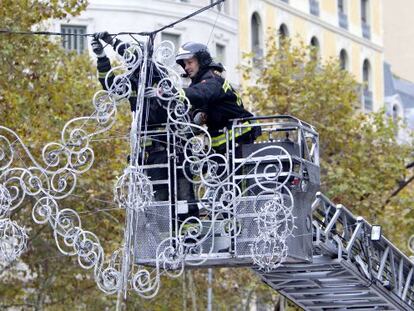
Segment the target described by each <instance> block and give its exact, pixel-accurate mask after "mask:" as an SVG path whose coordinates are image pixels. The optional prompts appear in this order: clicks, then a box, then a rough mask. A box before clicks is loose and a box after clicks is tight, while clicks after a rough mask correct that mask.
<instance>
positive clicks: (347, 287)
mask: <svg viewBox="0 0 414 311" xmlns="http://www.w3.org/2000/svg"><path fill="white" fill-rule="evenodd" d="M246 121H253V122H246ZM246 124H247V125H246ZM246 126H249V127H252V126H257V127H260V129H261V132H262V135H261V138H260V139H259V140H258V141H256V142H255V143H254V144H247V145H240V146H238V145H237V144H236V143H234V141H235V139H234V137H231V135H234V133H235V132H237V131H242V129H243V127H246ZM149 134H150V133H149ZM158 134H159V133H158ZM226 135H227V136H228V137H227V141H228V146H227V148H228V150H227V155H228V158H227V161H225V162H224V163H222V164H220V165H218V166H219V167H220V166H222V170H223V174H221V175H220V176H221V178H225V180H224V182H222V183H221V184H219V185H218V186H212V187H210V189H208V188H209V187H205V188H206V189H204V190H205V191H204V196H202V195H201V196H200V197H201V199H200V200H199V201H198V203H197V204H198V205H199V207H200V212H201V215H200V219H198V220H197V222H196V223H197V224H196V225H194V223H195V222H194V221H193V225H194V228H193V229H194V231H193V232H191V231H190V232H184V231H183V230H181V225H180V224H179V223H177V222H176V220H177V219H178V218H179V217H178V215H179V213H182V212H183V211H180V208H176V209H175V208H172V206H171V201H165V202H153V203H152V204H150V205H149V206H148V208H147V210H146V212H143V213H142V215H141V216H140V217H137V222H136V232H137V238H136V239H135V243H136V247H135V252H136V253H135V255H136V256H135V258H137V259H136V260H137V262H136V263H137V264H140V265H146V266H153V267H155V266H164V267H165V266H166V264H167V266H168V264H169V265H170V266H169V268H171V269H172V270H174V269H180V268H181V266H180V265H179V264H178V263H177V262H179V261H175V259H168V256H165V252H164V255H163V256H160V253H163V250H166V249H168V247H173V248H174V247H175V248H177V245H181V254H182V262H183V266H185V267H189V268H197V267H240V266H243V267H250V268H251V269H252V270H253V271H255V273H256V274H257V275H259V277H260V278H261V279H262V281H263V282H264V283H266V284H267V285H268V286H270V287H271V288H273V289H275V290H277V291H278V292H279V293H280V294H282V295H284V296H286V297H288V298H289V299H290V300H292V301H293V302H295V303H296V304H297V305H298V306H300V307H302V308H303V309H305V310H412V309H414V307H413V302H414V294H413V290H414V280H413V273H414V265H413V263H412V261H411V260H410V259H409V258H408V257H407V256H405V255H404V254H403V253H402V252H401V251H399V250H398V248H396V247H395V246H394V245H393V244H392V243H391V242H390V241H388V240H387V239H386V238H385V237H383V236H381V235H378V234H377V236H376V237H375V235H376V233H377V232H376V229H378V228H377V227H372V226H371V225H370V224H369V223H368V222H367V221H365V220H364V219H363V218H361V217H356V216H354V215H353V214H352V213H351V212H350V211H349V210H348V209H347V208H346V207H344V206H342V205H340V204H338V205H337V204H334V203H332V202H331V201H330V200H329V199H328V198H327V197H326V196H325V195H323V194H322V193H321V192H319V186H320V176H319V136H318V133H317V132H316V130H315V129H314V128H313V127H312V126H311V125H309V124H307V123H306V122H303V121H301V120H299V119H297V118H294V117H291V116H272V117H254V118H250V119H248V120H247V119H243V120H235V121H234V123H233V128H232V130H230V131H228V132H227V133H226ZM172 139H173V138H172ZM173 145H175V144H173ZM171 152H172V151H171ZM177 165H178V164H177V163H176V162H174V163H169V164H168V165H166V167H170V169H173V170H177V169H181V167H180V166H179V165H178V166H177ZM203 165H205V166H208V164H206V163H204V164H203ZM175 166H177V167H175ZM218 170H219V169H217V168H216V173H217V171H218ZM204 174H209V173H208V172H207V173H206V172H204ZM170 182H171V181H168V180H165V183H166V184H168V183H170ZM200 193H203V191H201V192H200ZM226 196H227V199H226ZM223 200H224V201H226V200H227V201H226V202H224V201H223ZM178 205H179V204H178ZM184 210H185V206H184ZM184 212H185V211H184ZM160 215H164V216H160ZM165 215H169V217H165ZM174 221H175V222H176V223H174ZM168 237H169V238H170V239H168ZM165 241H169V242H168V243H167V245H164V246H161V247H160V245H163V244H164V243H165ZM174 254H175V255H174V256H175V257H177V256H178V257H179V255H177V253H174ZM174 256H172V257H174ZM174 265H175V266H174Z"/></svg>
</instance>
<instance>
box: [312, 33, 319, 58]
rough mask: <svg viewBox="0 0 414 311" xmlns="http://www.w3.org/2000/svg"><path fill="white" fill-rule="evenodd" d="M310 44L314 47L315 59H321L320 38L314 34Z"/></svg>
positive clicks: (313, 54)
mask: <svg viewBox="0 0 414 311" xmlns="http://www.w3.org/2000/svg"><path fill="white" fill-rule="evenodd" d="M310 46H311V47H312V57H313V58H315V59H319V57H320V45H319V40H318V38H316V37H315V36H313V37H312V38H311V40H310Z"/></svg>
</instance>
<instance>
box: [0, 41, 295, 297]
mask: <svg viewBox="0 0 414 311" xmlns="http://www.w3.org/2000/svg"><path fill="white" fill-rule="evenodd" d="M121 47H123V48H124V49H123V51H124V52H123V54H122V55H120V63H121V65H120V66H118V67H115V68H113V69H112V70H111V71H110V72H109V73H108V74H107V76H106V79H105V81H106V86H107V89H108V91H98V92H97V93H96V94H95V96H94V98H93V107H94V113H93V114H92V115H91V116H89V117H80V118H75V119H72V120H70V121H69V122H67V124H66V125H65V126H64V128H63V130H62V133H61V140H60V141H59V142H52V143H49V144H47V145H46V146H45V147H44V148H43V150H42V161H43V163H42V164H40V163H38V162H36V160H35V159H34V157H33V156H32V155H31V154H30V152H29V150H28V149H27V148H26V147H25V145H24V144H23V142H22V141H21V139H20V138H19V137H18V136H17V134H16V133H15V132H13V131H11V130H10V129H8V128H5V127H2V126H0V131H1V132H0V259H1V260H7V261H10V260H14V259H16V258H17V257H18V256H20V254H21V253H22V252H23V250H24V247H25V244H26V240H27V236H26V234H25V232H24V229H23V228H21V227H19V225H18V224H16V223H15V222H13V221H11V220H10V219H8V218H6V217H8V215H9V214H10V212H11V211H13V210H14V209H15V208H17V207H18V206H19V205H21V204H22V202H23V200H24V198H25V197H26V196H31V197H34V198H35V199H36V203H35V205H34V206H33V209H32V218H33V220H34V221H35V222H36V223H38V224H46V223H48V224H49V225H50V227H51V228H52V230H53V235H54V238H55V241H56V245H57V247H58V249H59V250H60V252H62V253H63V254H65V255H68V256H77V259H78V263H79V265H80V266H81V267H82V268H84V269H93V271H94V277H95V281H96V283H97V285H98V287H99V288H100V289H101V290H102V291H103V292H105V293H107V294H112V293H116V292H119V291H126V290H133V291H135V292H136V293H138V295H140V296H142V297H144V298H151V297H154V296H155V295H156V294H157V292H158V290H159V287H160V278H161V276H162V275H167V276H170V277H178V276H180V275H181V274H182V272H183V270H184V266H185V265H187V264H188V265H201V264H203V263H204V262H205V261H206V260H208V255H210V254H212V253H213V250H214V248H215V246H216V243H217V242H216V240H215V235H216V233H218V232H219V233H220V234H221V235H222V236H228V237H230V236H231V237H236V236H238V235H239V234H240V230H241V227H240V223H239V220H238V218H237V215H236V213H235V210H236V207H238V206H239V205H240V202H241V200H242V198H243V196H247V195H250V194H249V193H250V192H251V191H253V190H254V189H256V190H254V191H256V192H257V191H258V190H257V189H259V191H260V193H259V194H258V195H257V196H258V199H257V200H256V201H255V212H256V213H257V226H258V232H259V234H258V236H257V237H256V240H255V242H254V243H253V244H252V247H251V252H252V257H253V260H254V263H255V264H257V265H258V266H259V267H261V268H263V269H274V268H276V267H277V266H278V265H279V264H280V263H281V262H282V261H283V259H284V258H285V257H286V254H287V246H286V239H287V238H288V237H289V236H291V235H292V231H293V228H294V217H293V215H292V208H293V197H292V194H291V192H290V190H289V189H288V187H287V186H286V183H287V181H288V179H289V176H290V174H291V171H292V160H291V158H290V156H289V155H288V154H287V152H286V151H285V150H284V149H283V148H280V147H265V148H263V149H261V150H259V151H257V152H254V153H253V154H251V155H250V156H249V157H247V158H246V159H245V161H244V162H243V163H241V164H239V166H238V168H241V167H243V166H244V165H245V164H246V163H251V161H252V160H254V157H255V156H257V155H258V154H259V153H260V152H262V151H271V148H275V150H274V151H275V152H277V153H276V154H280V156H278V157H277V163H276V164H272V165H267V164H265V163H266V161H267V160H269V159H270V158H269V156H264V157H263V156H262V157H261V160H260V161H258V162H257V164H256V165H255V166H254V167H253V172H252V176H254V178H253V180H254V185H251V186H249V187H247V188H246V189H244V187H242V184H241V182H235V181H234V177H235V174H236V173H235V171H237V170H238V168H237V169H236V170H235V171H234V172H231V171H230V170H229V167H230V165H229V162H228V160H227V158H226V157H225V156H223V155H221V154H218V153H214V152H213V150H212V148H211V137H210V135H209V133H208V132H207V131H206V129H205V128H204V127H201V126H198V125H195V124H192V123H191V118H190V113H189V109H190V105H189V101H188V99H187V98H186V97H185V96H182V94H181V92H180V89H181V87H182V84H181V83H182V82H181V78H180V75H179V72H178V71H177V68H176V64H175V61H174V55H175V53H174V45H173V44H172V43H171V42H163V43H162V44H161V45H160V46H159V47H158V48H157V49H156V50H155V51H154V53H153V54H152V59H148V58H147V57H148V53H147V51H146V49H147V46H146V45H143V44H141V43H128V44H125V45H124V46H123V45H122V44H120V45H119V46H118V51H117V52H119V51H121V50H120V48H121ZM143 49H144V50H143ZM150 63H151V64H153V65H154V66H155V69H156V70H157V71H158V72H160V73H161V75H162V77H161V79H159V80H158V81H157V84H156V85H154V86H153V87H147V88H145V87H144V86H145V85H146V83H145V82H146V81H145V80H146V79H147V76H150V75H151V70H149V69H148V67H149V66H148V64H150ZM138 70H139V72H140V78H139V83H138V86H137V88H138V89H137V94H138V96H137V108H138V110H137V112H135V113H134V114H133V118H132V119H133V121H132V124H131V158H132V159H133V160H134V161H132V160H131V164H130V165H129V166H128V167H127V168H126V169H125V170H124V174H123V175H122V176H121V177H120V178H119V179H118V180H117V182H116V183H115V186H114V198H115V201H116V202H117V203H118V205H119V208H122V209H124V210H125V213H126V225H125V229H124V230H125V234H124V236H125V242H124V244H123V245H122V246H121V247H120V248H119V249H117V250H116V251H114V252H113V254H112V256H111V257H110V258H109V259H108V260H107V261H105V254H104V251H103V248H102V246H101V244H100V241H99V239H98V237H97V236H96V235H95V234H93V233H92V232H89V231H86V230H84V229H83V228H82V224H81V219H80V217H79V214H78V213H77V212H76V211H74V210H72V209H61V208H60V207H59V203H58V202H59V200H61V199H64V198H66V197H67V196H69V195H70V194H71V193H72V192H73V191H74V189H75V187H76V185H77V178H78V176H80V175H81V174H83V173H85V172H86V171H88V170H89V169H90V168H91V166H92V163H93V161H94V152H93V149H92V148H91V146H90V142H91V139H92V138H93V137H94V136H95V135H98V134H100V133H104V132H106V131H108V130H109V129H110V128H111V127H112V125H113V124H114V122H115V121H116V114H117V105H118V104H119V102H120V101H121V100H122V99H125V98H129V97H130V96H131V95H132V90H133V87H132V84H131V80H133V79H131V77H132V75H134V74H135V72H136V71H138ZM147 73H148V75H147ZM110 79H113V80H112V81H113V83H110ZM145 97H146V98H148V97H153V98H154V97H157V101H158V102H159V105H160V106H162V109H166V111H167V115H168V120H166V123H167V132H168V134H169V135H171V136H172V137H173V141H174V142H175V148H176V149H179V150H182V154H183V157H184V160H183V161H182V164H181V166H179V167H177V169H181V170H182V172H183V173H184V175H185V177H186V178H187V180H188V182H191V183H193V184H194V185H195V186H196V187H198V193H199V197H200V198H203V199H202V200H201V202H200V204H201V207H202V208H203V209H205V210H206V211H207V218H208V219H209V220H210V222H209V224H206V223H205V222H203V221H201V220H200V219H197V218H195V217H190V218H187V219H185V220H184V221H183V222H181V223H178V224H177V228H176V229H175V235H170V236H168V237H165V238H162V239H160V241H158V244H157V245H158V246H157V248H156V254H155V262H154V263H153V264H152V267H148V266H145V267H144V266H138V265H136V264H135V258H134V257H135V252H134V245H133V243H134V241H133V239H134V238H135V234H136V233H135V230H134V229H135V228H134V226H135V225H136V222H137V221H145V217H147V216H148V214H149V213H150V209H151V207H152V206H153V205H154V203H155V202H154V192H153V186H152V181H151V180H150V179H149V178H148V177H147V176H146V175H145V173H144V170H143V168H142V167H140V165H138V162H139V161H138V159H139V156H138V155H140V154H143V152H142V151H143V147H142V146H140V144H139V142H141V141H145V138H146V137H145V135H146V133H145V131H142V128H143V126H144V125H145V114H144V112H143V111H142V109H143V108H141V107H143V105H142V104H143V102H144V98H145ZM161 102H162V103H165V102H167V105H161ZM2 132H4V134H2ZM11 141H13V144H11V143H10V142H11ZM16 142H17V143H18V146H19V148H20V149H22V150H23V151H24V153H25V155H26V157H28V158H29V159H30V162H31V163H30V166H28V167H13V166H12V164H13V163H14V160H15V159H16V154H17V147H16ZM168 152H170V151H168ZM169 156H171V155H170V153H169ZM170 158H173V157H170ZM282 158H283V160H282ZM272 159H273V160H274V157H273V158H272ZM286 160H287V161H288V164H289V165H288V167H289V168H288V170H287V171H285V172H284V171H283V165H282V164H283V163H282V161H286ZM263 166H265V169H264V172H262V173H261V175H264V176H265V177H264V178H258V177H257V176H258V175H260V174H259V173H258V172H259V169H261V168H262V167H263ZM256 175H257V176H256ZM256 194H257V193H256ZM169 204H171V202H170V203H169ZM164 216H165V215H164ZM207 241H209V243H206V242H207ZM201 254H203V255H206V256H204V257H203V259H201V257H202V256H200V255H201ZM188 258H191V260H187V259H188Z"/></svg>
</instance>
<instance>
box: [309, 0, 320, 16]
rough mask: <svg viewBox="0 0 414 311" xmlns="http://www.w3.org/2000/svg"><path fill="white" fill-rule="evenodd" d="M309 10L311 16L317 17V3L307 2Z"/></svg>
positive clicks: (311, 0) (314, 1)
mask: <svg viewBox="0 0 414 311" xmlns="http://www.w3.org/2000/svg"><path fill="white" fill-rule="evenodd" d="M309 9H310V13H311V14H312V15H316V16H319V1H318V0H309Z"/></svg>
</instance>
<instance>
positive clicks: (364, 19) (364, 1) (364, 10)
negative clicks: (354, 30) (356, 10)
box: [361, 0, 371, 39]
mask: <svg viewBox="0 0 414 311" xmlns="http://www.w3.org/2000/svg"><path fill="white" fill-rule="evenodd" d="M369 19H370V16H369V0H361V27H362V36H363V37H364V38H366V39H370V38H371V29H370V26H369V24H370V20H369Z"/></svg>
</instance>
